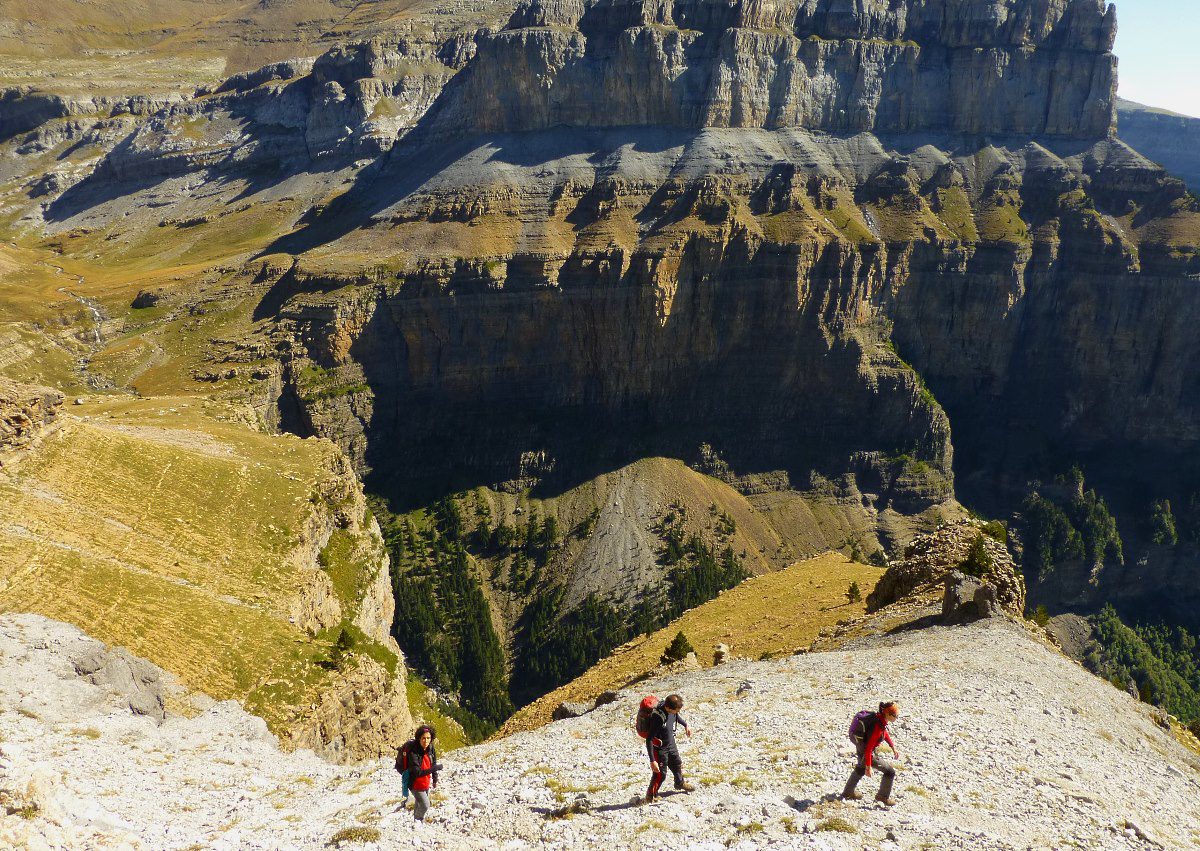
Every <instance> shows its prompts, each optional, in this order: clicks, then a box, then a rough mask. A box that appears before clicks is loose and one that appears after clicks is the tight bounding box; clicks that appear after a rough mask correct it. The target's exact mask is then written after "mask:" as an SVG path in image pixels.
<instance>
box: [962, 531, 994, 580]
mask: <svg viewBox="0 0 1200 851" xmlns="http://www.w3.org/2000/svg"><path fill="white" fill-rule="evenodd" d="M995 567H996V563H995V561H994V560H993V559H992V555H991V553H989V552H988V551H987V546H986V545H984V543H983V533H982V532H981V533H980V534H978V535H976V536H975V540H973V541H972V542H971V546H970V548H969V549H968V550H967V555H966V557H965V558H964V559H963V560H962V561H960V562H959V563H958V569H959V570H961V571H962V572H963V573H965V574H967V575H968V576H975V577H980V576H985V575H987V574H989V573H991V572H992V570H994V569H995Z"/></svg>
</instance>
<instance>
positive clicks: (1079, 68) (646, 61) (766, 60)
mask: <svg viewBox="0 0 1200 851" xmlns="http://www.w3.org/2000/svg"><path fill="white" fill-rule="evenodd" d="M1115 28H1116V16H1115V13H1114V11H1113V9H1112V8H1111V7H1107V4H1106V3H1104V2H1103V0H1052V2H1037V3H1031V2H1014V0H1008V1H1007V2H991V3H981V2H974V0H928V2H910V3H896V2H889V0H866V2H841V1H840V0H834V2H830V0H777V1H776V2H773V1H772V0H765V2H763V1H761V0H760V2H742V0H725V2H720V1H719V2H705V0H690V2H682V3H663V2H657V0H639V2H620V1H619V0H528V2H525V3H523V4H522V5H521V6H520V7H519V8H518V9H517V11H516V12H515V13H514V15H513V17H512V19H511V20H510V21H509V24H508V26H507V27H506V28H505V30H503V31H502V32H499V33H496V34H495V35H489V36H485V37H483V38H482V39H480V41H479V48H478V50H479V56H478V59H477V61H475V62H474V63H472V65H471V66H470V67H469V68H468V69H467V71H466V73H464V74H463V75H462V77H461V78H460V79H458V80H456V81H455V91H454V92H453V96H452V97H451V98H449V99H448V100H449V102H448V104H447V108H446V109H445V110H444V112H442V113H441V114H439V115H438V116H437V119H436V121H435V127H436V128H438V129H442V130H444V131H446V132H456V131H457V132H461V131H462V130H463V129H464V128H469V129H471V130H475V131H480V132H511V131H516V130H534V129H542V128H546V127H553V126H556V125H566V126H572V127H596V126H606V127H612V126H622V125H655V126H673V127H693V128H699V127H766V128H776V127H806V128H810V129H820V130H828V131H838V132H855V131H864V130H867V131H873V132H877V133H878V132H912V131H934V132H954V133H968V134H995V133H1016V134H1022V135H1036V136H1041V135H1048V136H1067V137H1074V138H1096V137H1098V136H1104V135H1106V134H1107V132H1108V130H1109V127H1110V126H1111V124H1112V119H1113V116H1112V98H1111V91H1112V87H1113V82H1114V78H1115V66H1116V63H1115V60H1114V58H1113V56H1112V54H1111V48H1112V44H1113V38H1114V34H1115ZM498 80H503V81H504V84H503V85H496V81H498Z"/></svg>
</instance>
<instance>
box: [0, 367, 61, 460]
mask: <svg viewBox="0 0 1200 851" xmlns="http://www.w3.org/2000/svg"><path fill="white" fill-rule="evenodd" d="M62 402H63V394H62V393H60V392H58V391H57V390H51V389H50V388H48V387H35V386H33V385H29V384H17V383H15V382H12V381H9V380H7V379H4V378H0V455H2V454H3V453H4V452H6V451H11V450H15V449H22V448H25V447H27V446H29V445H30V444H31V443H32V442H33V441H34V440H35V439H36V438H37V437H38V435H39V434H40V433H41V432H42V431H43V430H44V429H45V428H46V427H47V426H49V425H51V424H52V423H53V422H54V420H55V419H56V418H57V417H58V415H59V413H60V410H61V408H62Z"/></svg>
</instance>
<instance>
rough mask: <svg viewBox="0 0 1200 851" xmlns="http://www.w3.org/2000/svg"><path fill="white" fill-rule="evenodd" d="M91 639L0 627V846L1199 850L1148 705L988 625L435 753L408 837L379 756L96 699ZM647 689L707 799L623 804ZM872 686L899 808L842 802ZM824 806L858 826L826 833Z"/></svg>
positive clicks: (667, 684)
mask: <svg viewBox="0 0 1200 851" xmlns="http://www.w3.org/2000/svg"><path fill="white" fill-rule="evenodd" d="M88 642H89V640H88V639H86V638H83V637H82V636H80V635H79V633H78V632H76V631H75V630H73V629H71V628H68V627H65V626H63V625H60V624H56V623H54V622H52V621H47V620H45V619H42V618H37V617H33V616H25V615H21V616H6V617H5V618H3V619H0V651H2V652H3V654H4V655H3V660H4V661H3V666H2V668H0V670H3V675H2V676H0V706H3V707H4V711H3V713H0V735H2V736H3V744H2V745H0V750H2V753H3V761H2V762H0V772H2V773H0V790H3V793H4V795H5V796H6V797H7V798H8V799H9V800H20V801H26V802H28V805H29V806H31V807H35V808H36V809H34V810H33V814H32V817H31V818H28V819H26V818H22V817H20V816H17V815H9V816H6V817H3V820H2V821H0V843H7V844H9V845H16V846H17V847H22V846H23V844H26V843H28V844H29V845H30V846H31V847H47V846H48V845H49V846H50V847H53V843H58V844H59V846H60V847H80V846H83V845H104V844H108V845H113V846H120V843H121V842H122V841H125V842H128V843H129V844H130V845H131V846H133V847H138V845H139V843H140V847H145V848H181V847H188V846H189V845H192V844H198V845H200V846H202V847H206V848H306V849H308V848H311V849H317V848H321V847H323V846H324V845H325V844H326V843H327V842H328V841H329V840H330V839H331V838H332V837H333V836H334V835H335V834H336V833H337V832H338V831H339V830H343V829H346V828H349V827H355V826H358V827H372V828H374V829H375V830H377V831H378V832H379V839H378V840H377V841H375V842H373V843H370V844H368V845H367V846H365V847H374V848H407V847H418V846H419V847H422V848H462V847H488V848H495V847H508V848H514V849H515V848H526V847H541V848H561V849H585V848H605V849H610V848H625V847H641V846H654V847H659V846H670V847H677V848H685V847H686V848H712V849H719V848H725V847H734V848H756V847H763V846H766V845H768V844H770V845H772V847H779V848H821V849H850V848H854V849H857V848H862V847H864V846H865V847H870V848H921V847H928V848H970V849H1010V848H1012V849H1015V848H1022V849H1024V848H1061V847H1066V846H1074V847H1082V848H1103V849H1144V848H1148V847H1155V844H1156V843H1157V845H1158V846H1161V847H1166V848H1183V847H1192V846H1194V845H1195V844H1196V843H1197V842H1198V841H1200V804H1198V803H1197V795H1196V792H1197V786H1198V785H1200V782H1198V781H1200V773H1198V771H1200V760H1197V758H1196V757H1195V756H1193V755H1192V754H1191V753H1189V752H1188V751H1186V750H1185V749H1184V748H1183V747H1182V746H1181V745H1179V744H1178V743H1177V742H1175V741H1174V740H1173V739H1172V738H1171V736H1170V735H1169V734H1168V733H1166V732H1164V731H1163V730H1161V729H1159V728H1157V727H1155V726H1154V724H1153V723H1152V721H1151V720H1150V718H1149V712H1148V710H1147V709H1146V708H1145V707H1144V706H1142V705H1141V704H1139V703H1137V702H1136V701H1135V700H1133V699H1132V698H1130V697H1129V696H1128V695H1126V694H1124V693H1122V692H1120V691H1118V690H1117V689H1114V688H1113V687H1112V686H1110V685H1109V684H1108V683H1105V682H1103V681H1102V680H1099V679H1096V678H1095V677H1093V676H1091V675H1090V674H1088V673H1087V672H1085V671H1084V670H1083V669H1082V668H1080V667H1079V666H1078V665H1076V664H1075V663H1073V662H1071V661H1070V660H1068V659H1066V658H1064V657H1063V656H1061V655H1060V654H1058V653H1057V652H1056V651H1054V650H1053V649H1051V648H1050V647H1049V646H1047V645H1045V644H1043V643H1041V642H1039V641H1038V640H1036V639H1034V638H1032V637H1031V636H1030V635H1029V634H1027V633H1026V632H1025V631H1024V629H1023V628H1022V627H1020V626H1018V625H1014V624H1012V623H1010V622H1008V621H1003V620H1000V619H989V620H987V621H981V622H978V623H976V624H973V625H969V626H966V627H956V628H943V627H935V628H931V629H928V630H924V631H919V632H908V633H903V634H899V635H895V636H890V637H875V638H871V639H866V640H862V641H859V642H857V643H856V644H855V645H854V646H852V647H850V648H848V649H846V650H843V651H839V652H829V653H811V654H806V655H804V656H796V657H791V658H789V659H786V660H782V661H778V662H743V661H734V662H729V663H727V664H726V665H722V666H721V667H719V668H712V669H709V670H706V671H698V672H690V673H686V674H682V675H678V676H673V677H669V678H667V679H664V680H656V681H649V682H646V683H645V684H643V685H642V686H640V687H639V690H638V691H637V692H632V691H624V692H622V693H621V696H620V699H619V700H617V701H616V702H614V703H612V704H608V705H605V706H601V707H599V708H597V709H596V710H594V711H592V712H590V713H588V714H587V715H585V716H583V717H582V718H575V719H570V720H567V721H562V722H558V723H555V724H551V725H549V726H547V727H544V728H542V729H540V730H537V731H533V732H529V733H522V734H518V735H516V736H512V737H509V738H507V739H504V740H500V741H497V742H493V743H490V744H487V745H483V746H477V747H473V748H467V749H465V750H462V751H456V752H454V753H452V754H447V755H445V756H444V758H443V762H444V763H446V766H447V768H446V770H445V772H443V775H442V788H441V790H440V792H439V794H438V795H436V796H435V807H434V810H433V812H432V814H431V816H430V821H429V823H427V824H425V825H421V826H416V827H414V826H413V824H412V821H411V817H410V815H409V813H408V812H407V811H405V812H396V808H397V807H398V806H399V780H398V778H397V776H396V774H395V772H394V771H393V770H392V769H391V767H390V766H389V765H387V763H386V762H374V763H363V764H360V765H359V766H355V767H348V766H340V767H339V766H333V765H330V764H328V763H325V762H322V761H321V760H319V759H317V758H316V757H314V756H312V755H311V754H310V753H308V752H305V751H298V752H295V753H291V754H281V753H279V752H278V750H277V748H276V747H275V745H274V743H273V742H272V741H271V740H270V737H269V736H268V735H267V734H266V733H265V730H264V729H263V728H262V726H261V724H259V723H256V719H253V718H252V717H250V716H247V715H246V714H245V713H243V712H241V711H240V710H238V709H237V707H236V706H233V705H231V704H228V703H224V704H217V705H215V706H213V707H211V708H210V709H209V710H208V711H206V712H204V713H202V714H201V715H199V716H197V717H196V718H193V719H182V718H169V719H168V720H167V722H166V724H164V725H163V726H162V727H158V726H155V725H154V724H153V723H152V722H151V721H149V720H147V719H145V718H138V717H136V716H134V715H132V714H131V713H129V712H128V710H127V709H125V708H124V707H121V706H119V705H116V704H113V703H111V702H108V701H107V699H106V698H105V697H104V692H102V691H100V690H99V689H98V688H97V687H96V686H93V685H90V684H88V683H86V682H84V681H82V680H81V679H80V678H79V677H78V676H77V675H76V674H75V673H74V670H73V669H72V668H71V666H70V663H69V661H68V656H69V655H70V654H71V653H72V652H74V651H75V650H76V648H77V647H78V646H79V645H81V644H82V645H86V644H87V643H88ZM651 691H652V692H655V693H664V692H668V691H679V692H681V693H682V694H683V695H684V696H685V697H686V699H687V701H688V704H687V707H686V708H685V714H686V716H687V718H688V720H689V721H690V722H691V724H692V726H693V729H694V730H695V736H694V737H693V738H692V739H691V740H690V741H687V742H685V743H684V744H683V746H682V747H683V757H684V761H685V765H686V766H687V769H688V774H689V778H690V779H691V780H692V782H694V783H696V784H697V786H698V787H699V790H698V791H697V792H696V793H694V794H692V795H668V796H667V797H666V798H665V799H664V800H663V801H662V802H661V803H659V804H656V805H653V806H649V807H646V806H637V805H634V804H632V803H631V802H632V800H633V798H634V797H635V796H636V795H638V794H639V793H641V792H642V791H643V788H644V784H645V782H646V780H647V777H646V773H647V772H646V764H645V756H644V753H643V752H642V749H641V742H640V740H638V739H637V738H636V736H634V734H633V732H632V730H631V729H630V718H631V715H632V712H633V708H634V706H635V705H636V702H637V700H638V699H639V698H640V697H641V694H642V692H651ZM883 698H895V699H898V700H900V701H901V706H902V709H903V712H904V715H903V717H902V719H901V721H900V722H899V723H898V725H897V727H896V737H897V741H898V743H899V745H900V747H901V750H902V753H903V754H904V756H905V762H906V765H907V768H906V769H905V770H902V772H901V774H900V777H899V780H898V783H897V794H898V796H899V797H900V799H901V800H900V803H899V805H898V806H897V807H896V808H895V809H891V810H888V809H884V808H881V807H878V806H875V805H873V804H871V803H869V799H868V801H864V802H857V803H844V802H841V801H838V800H835V799H834V795H835V793H836V792H838V791H839V790H840V789H841V786H842V783H843V782H844V780H845V775H846V773H847V771H848V770H849V767H850V761H851V754H850V751H849V744H848V742H846V740H845V727H846V724H847V722H848V719H849V718H850V716H851V715H852V714H853V713H854V712H855V711H856V710H858V709H861V708H864V707H866V706H870V705H872V704H873V703H874V702H875V701H877V700H879V699H883ZM979 731H984V732H979ZM874 782H875V781H874V780H872V779H868V780H866V781H864V787H863V788H864V791H867V792H872V791H873V790H874ZM577 803H579V804H580V805H579V806H573V805H574V804H577ZM568 810H570V811H572V814H571V815H570V816H569V817H565V815H564V817H561V818H555V817H553V814H554V813H555V812H559V813H562V814H565V813H566V812H567V811H568ZM835 818H836V819H841V820H843V821H844V823H845V825H846V826H849V827H852V828H853V830H854V831H855V832H853V833H843V832H838V831H835V830H832V829H830V828H831V826H832V825H834V824H837V823H838V822H833V821H831V820H832V819H835ZM889 837H894V840H893V839H891V838H889Z"/></svg>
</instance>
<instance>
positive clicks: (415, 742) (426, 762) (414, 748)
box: [396, 724, 441, 821]
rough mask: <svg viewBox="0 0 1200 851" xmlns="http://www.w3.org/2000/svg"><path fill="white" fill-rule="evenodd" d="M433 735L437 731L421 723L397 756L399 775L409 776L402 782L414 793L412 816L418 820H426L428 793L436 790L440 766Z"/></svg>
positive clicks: (435, 735)
mask: <svg viewBox="0 0 1200 851" xmlns="http://www.w3.org/2000/svg"><path fill="white" fill-rule="evenodd" d="M436 738H437V732H436V731H435V730H434V729H433V728H432V727H430V726H429V725H428V724H422V725H421V726H420V727H418V728H417V732H416V733H415V734H413V737H412V740H411V741H408V742H405V743H404V746H403V747H402V748H401V749H400V755H399V756H397V757H396V769H397V770H398V771H401V775H402V776H403V775H404V774H407V775H408V780H407V781H406V783H405V784H404V785H405V786H407V788H408V790H409V791H411V792H412V794H413V818H415V819H416V820H417V821H424V820H425V813H427V812H428V811H429V792H430V790H431V789H436V788H437V784H438V771H439V770H440V769H441V766H440V765H438V761H437V750H436V749H435V748H434V747H433V740H434V739H436ZM407 797H408V795H407V794H406V795H405V798H407Z"/></svg>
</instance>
